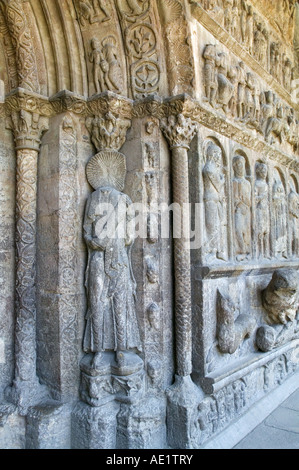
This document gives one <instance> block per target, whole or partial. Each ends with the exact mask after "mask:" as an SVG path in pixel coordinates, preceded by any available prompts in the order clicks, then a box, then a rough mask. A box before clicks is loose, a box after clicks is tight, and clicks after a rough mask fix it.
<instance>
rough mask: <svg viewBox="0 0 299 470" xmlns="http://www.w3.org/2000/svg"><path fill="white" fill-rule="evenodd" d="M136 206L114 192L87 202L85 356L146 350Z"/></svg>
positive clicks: (103, 190) (104, 190) (110, 190)
mask: <svg viewBox="0 0 299 470" xmlns="http://www.w3.org/2000/svg"><path fill="white" fill-rule="evenodd" d="M105 207H106V209H107V212H108V214H107V215H106V214H105ZM131 207H132V202H131V201H130V199H129V198H128V197H127V196H126V195H124V194H122V193H120V192H119V191H117V190H115V189H113V188H111V187H110V188H100V189H98V190H97V191H95V192H94V193H93V194H91V196H90V197H89V199H88V201H87V205H86V211H85V220H84V238H85V241H86V243H87V246H88V265H87V270H86V282H85V286H86V289H87V302H88V310H87V315H86V321H87V323H86V329H85V335H84V345H83V347H84V351H85V352H100V351H128V350H133V349H138V350H141V342H140V336H139V329H138V323H137V317H136V312H135V289H136V284H135V279H134V276H133V272H132V266H131V247H132V244H133V242H134V231H133V230H132V227H131V226H130V208H131ZM103 211H104V218H103ZM101 215H102V217H101ZM116 232H117V233H116ZM94 243H96V245H97V246H95V245H94Z"/></svg>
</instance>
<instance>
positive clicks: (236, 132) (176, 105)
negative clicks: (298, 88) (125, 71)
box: [133, 94, 299, 171]
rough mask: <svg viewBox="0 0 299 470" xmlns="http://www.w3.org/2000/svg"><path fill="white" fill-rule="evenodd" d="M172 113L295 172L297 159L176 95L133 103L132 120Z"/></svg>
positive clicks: (198, 103)
mask: <svg viewBox="0 0 299 470" xmlns="http://www.w3.org/2000/svg"><path fill="white" fill-rule="evenodd" d="M172 114H173V115H177V114H183V115H184V116H185V117H187V118H190V119H192V120H193V121H195V122H197V123H198V124H201V125H203V126H205V127H207V128H209V129H211V130H213V131H215V132H218V133H219V134H221V135H223V136H225V137H227V138H229V139H231V140H234V141H235V142H237V143H239V144H240V145H242V146H244V147H247V148H249V149H251V150H253V151H255V152H257V153H258V154H259V155H260V157H261V158H262V157H263V158H264V159H266V160H268V159H270V160H274V161H276V162H278V163H280V164H281V165H285V166H286V167H289V168H290V169H292V170H294V171H299V161H298V160H299V159H298V157H296V156H295V155H290V154H286V153H284V152H283V151H282V150H280V149H278V148H277V147H274V146H271V145H269V144H268V143H266V142H265V141H264V140H263V139H262V138H261V137H257V136H255V135H254V134H253V133H251V132H249V131H248V130H247V129H244V127H241V126H240V125H238V124H236V123H235V122H232V121H230V120H229V119H228V118H227V117H226V116H224V115H223V114H220V113H218V112H216V111H215V110H212V109H209V108H208V107H207V106H205V105H203V104H201V103H200V102H198V101H196V100H194V99H192V98H191V97H190V96H189V95H186V94H184V95H179V96H176V97H173V98H168V99H165V100H163V99H162V98H159V97H155V96H152V97H149V98H146V99H144V100H141V101H136V102H135V103H134V108H133V117H139V118H141V117H144V116H146V115H148V116H153V117H156V118H158V119H161V118H162V117H164V116H170V115H172Z"/></svg>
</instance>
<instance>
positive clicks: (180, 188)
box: [161, 114, 199, 448]
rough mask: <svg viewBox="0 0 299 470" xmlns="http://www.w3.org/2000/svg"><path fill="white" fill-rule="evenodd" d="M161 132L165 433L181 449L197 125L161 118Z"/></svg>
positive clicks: (191, 395) (190, 400)
mask: <svg viewBox="0 0 299 470" xmlns="http://www.w3.org/2000/svg"><path fill="white" fill-rule="evenodd" d="M161 129H162V131H163V133H164V135H165V137H166V138H167V140H168V142H169V145H170V148H171V151H172V186H173V203H174V207H175V209H174V237H175V238H174V279H175V281H174V282H175V348H176V380H175V383H174V385H173V386H172V387H171V388H170V389H169V391H168V407H167V416H168V428H167V432H168V442H169V444H170V445H171V446H172V447H173V448H184V447H185V446H186V443H188V442H189V439H190V436H189V429H190V422H191V419H192V415H193V413H194V411H195V407H196V402H197V400H198V394H199V391H198V389H197V387H196V386H195V385H194V383H193V382H192V380H191V377H190V375H191V372H192V308H191V261H190V208H189V169H188V150H189V145H190V143H191V141H192V139H193V137H194V136H195V134H196V132H197V124H196V123H195V122H194V121H192V120H191V119H190V118H186V117H185V116H184V115H183V114H178V115H171V116H169V117H168V118H165V119H162V121H161ZM179 212H180V213H181V214H179ZM178 423H179V426H180V429H179V430H178ZM186 448H187V447H186Z"/></svg>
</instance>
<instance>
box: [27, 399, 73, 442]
mask: <svg viewBox="0 0 299 470" xmlns="http://www.w3.org/2000/svg"><path fill="white" fill-rule="evenodd" d="M70 429H71V409H70V407H69V406H67V405H58V404H56V403H45V404H42V405H39V406H35V407H32V408H29V410H28V414H27V417H26V449H70V448H71V433H70Z"/></svg>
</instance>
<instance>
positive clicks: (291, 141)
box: [201, 43, 299, 153]
mask: <svg viewBox="0 0 299 470" xmlns="http://www.w3.org/2000/svg"><path fill="white" fill-rule="evenodd" d="M202 59H203V61H202V74H201V76H202V79H201V81H202V89H203V91H204V94H203V96H202V101H203V103H207V104H209V105H210V106H211V107H212V108H213V109H214V110H215V111H220V112H222V113H223V114H224V115H225V116H227V117H228V118H229V119H232V120H233V121H236V122H238V123H239V124H240V125H242V126H244V128H247V129H250V130H254V131H255V132H257V133H258V134H259V135H260V136H262V137H263V138H264V139H265V141H266V142H267V143H269V144H271V145H273V144H275V145H277V146H278V147H279V146H285V145H286V146H287V148H288V149H289V151H291V152H294V153H298V144H299V140H298V135H299V134H298V129H299V121H298V117H297V116H296V113H295V110H294V108H293V107H292V106H290V105H289V103H287V102H286V101H284V100H283V99H281V98H280V97H279V96H278V95H277V94H276V93H274V92H273V91H272V90H269V89H267V87H266V85H265V84H264V83H263V81H262V80H261V79H260V77H259V76H258V74H257V73H256V72H254V71H253V70H251V69H250V68H249V67H248V66H247V65H246V64H245V62H244V61H240V60H238V59H237V58H236V57H234V55H233V54H231V53H229V51H228V50H227V49H224V47H222V46H219V45H217V44H215V43H211V44H206V45H205V46H204V48H203V49H202ZM284 69H286V74H287V67H286V66H285V65H284ZM279 74H280V76H282V75H283V74H282V73H281V72H279Z"/></svg>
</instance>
